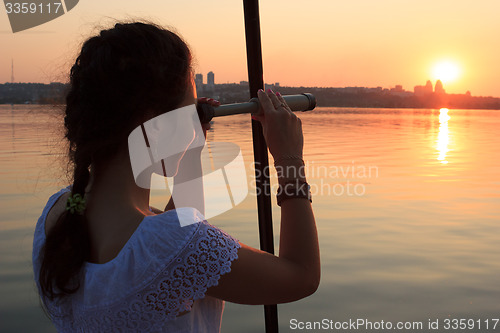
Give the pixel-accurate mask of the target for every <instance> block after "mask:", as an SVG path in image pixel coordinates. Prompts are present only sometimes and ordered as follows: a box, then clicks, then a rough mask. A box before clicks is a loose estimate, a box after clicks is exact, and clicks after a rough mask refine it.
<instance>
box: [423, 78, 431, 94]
mask: <svg viewBox="0 0 500 333" xmlns="http://www.w3.org/2000/svg"><path fill="white" fill-rule="evenodd" d="M425 91H426V92H428V93H429V94H430V93H432V82H431V80H427V83H426V84H425Z"/></svg>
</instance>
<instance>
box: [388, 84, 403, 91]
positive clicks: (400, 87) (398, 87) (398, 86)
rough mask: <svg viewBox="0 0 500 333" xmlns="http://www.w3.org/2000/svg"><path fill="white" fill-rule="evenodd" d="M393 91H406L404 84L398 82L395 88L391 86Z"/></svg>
mask: <svg viewBox="0 0 500 333" xmlns="http://www.w3.org/2000/svg"><path fill="white" fill-rule="evenodd" d="M391 92H404V89H403V86H402V85H400V84H397V85H396V86H395V87H394V88H391Z"/></svg>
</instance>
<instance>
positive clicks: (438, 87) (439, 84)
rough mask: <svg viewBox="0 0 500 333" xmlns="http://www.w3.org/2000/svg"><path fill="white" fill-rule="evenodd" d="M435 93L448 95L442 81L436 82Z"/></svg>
mask: <svg viewBox="0 0 500 333" xmlns="http://www.w3.org/2000/svg"><path fill="white" fill-rule="evenodd" d="M434 92H435V93H436V94H446V92H445V91H444V88H443V82H441V80H437V81H436V85H435V86H434Z"/></svg>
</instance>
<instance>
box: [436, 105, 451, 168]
mask: <svg viewBox="0 0 500 333" xmlns="http://www.w3.org/2000/svg"><path fill="white" fill-rule="evenodd" d="M448 111H449V110H448V109H446V108H442V109H440V110H439V134H438V138H437V146H436V148H437V150H438V152H439V156H438V158H437V159H438V161H441V163H443V164H447V163H448V161H447V160H446V153H447V152H448V144H449V143H450V135H449V134H450V133H449V130H448V120H450V116H449V115H448Z"/></svg>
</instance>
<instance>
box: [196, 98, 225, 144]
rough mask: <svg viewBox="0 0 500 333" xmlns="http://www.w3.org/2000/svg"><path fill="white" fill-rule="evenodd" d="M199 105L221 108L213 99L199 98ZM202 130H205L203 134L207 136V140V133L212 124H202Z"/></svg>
mask: <svg viewBox="0 0 500 333" xmlns="http://www.w3.org/2000/svg"><path fill="white" fill-rule="evenodd" d="M198 103H199V104H201V103H205V104H210V105H211V106H219V105H220V102H219V101H218V100H215V99H213V98H208V97H200V98H198ZM201 128H202V129H203V134H204V135H205V139H206V138H207V131H208V130H209V129H210V123H206V124H201Z"/></svg>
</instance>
